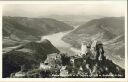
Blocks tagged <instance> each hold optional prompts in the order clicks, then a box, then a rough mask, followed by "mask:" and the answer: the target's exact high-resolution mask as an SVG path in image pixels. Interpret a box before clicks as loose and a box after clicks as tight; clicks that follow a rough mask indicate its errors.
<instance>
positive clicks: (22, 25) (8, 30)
mask: <svg viewBox="0 0 128 82" xmlns="http://www.w3.org/2000/svg"><path fill="white" fill-rule="evenodd" d="M71 29H73V27H72V26H69V25H67V24H65V23H63V22H60V21H57V20H55V19H51V18H27V17H7V16H4V17H3V29H2V30H3V36H6V37H10V38H11V39H14V40H15V39H17V38H19V39H21V40H31V41H33V40H37V39H39V38H38V36H43V35H48V34H53V33H57V32H62V31H67V30H71Z"/></svg>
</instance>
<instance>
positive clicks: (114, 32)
mask: <svg viewBox="0 0 128 82" xmlns="http://www.w3.org/2000/svg"><path fill="white" fill-rule="evenodd" d="M125 9H126V3H125V2H123V1H117V2H114V1H113V2H107V1H106V2H97V1H91V2H87V3H86V2H85V4H5V5H3V6H2V78H85V79H86V78H125V77H126V73H125V72H126V63H125V62H126V53H125V50H126V49H125V48H126V43H125V37H126V34H125V13H126V12H125Z"/></svg>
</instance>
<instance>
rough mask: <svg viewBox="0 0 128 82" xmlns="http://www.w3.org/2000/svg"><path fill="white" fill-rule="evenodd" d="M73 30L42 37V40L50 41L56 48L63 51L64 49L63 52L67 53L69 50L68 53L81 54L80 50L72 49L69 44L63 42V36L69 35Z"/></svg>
mask: <svg viewBox="0 0 128 82" xmlns="http://www.w3.org/2000/svg"><path fill="white" fill-rule="evenodd" d="M77 27H78V26H76V27H74V29H73V30H75V29H76V28H77ZM73 30H69V31H65V32H59V33H55V34H51V35H46V36H42V37H41V40H43V39H48V40H49V41H50V42H51V43H52V44H53V45H54V46H55V47H56V48H58V49H61V50H62V49H63V50H62V51H63V52H66V51H67V50H68V52H69V51H72V52H74V53H80V50H78V49H76V48H74V47H72V46H71V45H70V44H69V43H66V42H64V41H63V40H62V38H63V36H65V35H67V34H68V33H70V32H72V31H73ZM68 52H67V53H68Z"/></svg>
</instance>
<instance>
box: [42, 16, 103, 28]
mask: <svg viewBox="0 0 128 82" xmlns="http://www.w3.org/2000/svg"><path fill="white" fill-rule="evenodd" d="M40 17H42V16H40ZM45 17H47V18H53V19H56V20H59V21H62V22H65V23H67V24H69V25H72V26H79V25H81V24H84V23H85V22H87V21H90V20H92V19H96V18H102V17H104V16H101V15H91V16H88V15H48V16H45Z"/></svg>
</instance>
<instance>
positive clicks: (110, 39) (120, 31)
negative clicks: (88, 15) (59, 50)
mask: <svg viewBox="0 0 128 82" xmlns="http://www.w3.org/2000/svg"><path fill="white" fill-rule="evenodd" d="M124 32H125V21H124V17H104V18H99V19H93V20H91V21H88V22H87V23H85V24H83V25H80V26H79V27H78V28H77V29H75V30H74V31H72V32H71V33H69V34H68V35H66V36H64V37H63V40H64V41H65V42H67V43H70V44H72V46H73V47H76V48H80V46H81V41H83V40H85V41H87V40H92V41H93V40H101V41H102V42H103V43H104V48H105V49H106V50H105V51H107V52H106V54H109V55H111V56H115V57H116V59H121V58H124V57H125V53H124V52H125V51H124V50H125V48H124ZM116 59H115V60H116ZM118 61H121V60H118Z"/></svg>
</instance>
